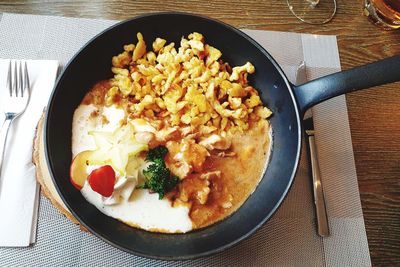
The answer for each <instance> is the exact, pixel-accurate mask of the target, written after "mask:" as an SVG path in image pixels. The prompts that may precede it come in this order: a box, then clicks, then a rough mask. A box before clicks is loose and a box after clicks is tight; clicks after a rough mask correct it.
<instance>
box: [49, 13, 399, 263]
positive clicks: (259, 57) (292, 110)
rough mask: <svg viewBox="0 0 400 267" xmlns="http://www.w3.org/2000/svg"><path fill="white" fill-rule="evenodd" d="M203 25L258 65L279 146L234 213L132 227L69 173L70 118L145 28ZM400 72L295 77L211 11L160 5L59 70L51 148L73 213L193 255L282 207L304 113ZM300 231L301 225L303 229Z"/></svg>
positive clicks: (147, 248)
mask: <svg viewBox="0 0 400 267" xmlns="http://www.w3.org/2000/svg"><path fill="white" fill-rule="evenodd" d="M193 31H197V32H200V33H202V34H203V35H204V36H205V38H206V42H207V43H209V44H211V45H212V46H214V47H217V48H218V49H220V50H221V51H222V53H223V60H224V61H226V62H229V63H230V64H231V66H233V65H242V64H244V63H246V62H247V61H250V62H252V63H253V64H254V66H255V68H256V73H255V74H254V75H251V79H250V82H251V84H252V85H253V86H254V87H255V88H258V89H260V95H261V98H262V100H263V102H264V103H265V104H267V106H268V107H270V108H271V109H272V111H273V113H274V115H273V117H272V118H271V124H272V128H273V133H274V134H273V152H272V155H271V158H270V162H269V165H268V168H267V169H266V171H265V174H264V176H263V179H262V180H261V182H260V184H259V185H258V187H257V189H256V190H255V192H254V193H253V194H252V195H251V196H250V197H249V198H248V200H247V201H246V202H245V203H244V204H243V206H242V207H241V208H240V209H239V210H238V211H237V212H235V213H234V214H233V215H232V216H230V217H228V218H227V219H225V220H223V221H221V222H219V223H216V224H214V225H212V226H209V227H206V228H204V229H200V230H197V231H193V232H190V233H186V234H159V233H150V232H146V231H143V230H138V229H134V228H131V227H129V226H127V225H125V224H123V223H121V222H119V221H117V220H115V219H112V218H110V217H108V216H105V215H103V214H102V213H101V212H100V211H98V210H97V209H96V208H95V207H94V206H92V205H91V204H89V203H88V202H87V201H86V200H85V199H84V198H83V197H82V195H81V194H80V192H79V191H78V190H76V189H75V188H74V187H73V186H72V185H71V183H70V181H69V166H70V164H71V124H72V115H73V112H74V110H75V108H76V107H77V106H78V105H79V103H80V102H81V100H82V98H83V96H84V95H85V93H86V92H87V90H88V89H89V88H90V87H91V86H92V85H93V84H94V83H95V82H97V81H99V80H102V79H107V78H109V77H111V71H110V67H111V58H112V56H113V55H116V54H118V53H119V52H120V51H121V49H122V46H123V45H124V44H128V43H132V42H136V33H137V32H141V33H142V34H143V36H144V37H145V40H146V43H147V45H148V47H151V43H152V41H153V40H154V39H155V38H156V37H162V38H164V39H166V40H167V41H168V42H170V41H174V42H175V44H176V45H179V43H180V39H181V37H182V36H187V35H188V34H189V33H191V32H193ZM398 80H400V56H397V57H392V58H388V59H385V60H382V61H379V62H376V63H373V64H369V65H366V66H363V67H359V68H356V69H353V70H349V71H345V72H339V73H336V74H333V75H330V76H326V77H323V78H320V79H318V80H314V81H311V82H309V83H307V84H303V85H301V86H297V87H296V86H293V85H292V84H290V83H289V81H288V79H287V78H286V76H285V74H284V73H283V72H282V70H281V68H280V67H279V66H278V64H277V63H276V62H275V60H274V59H273V58H272V57H271V56H270V55H269V54H268V52H267V51H265V50H264V49H263V48H262V47H261V46H260V45H259V44H258V43H256V42H255V41H254V40H253V39H251V38H250V37H248V36H247V35H246V34H244V33H242V32H241V31H239V30H237V29H235V28H233V27H231V26H229V25H226V24H224V23H221V22H219V21H215V20H212V19H209V18H205V17H201V16H196V15H191V14H184V13H159V14H150V15H145V16H140V17H136V18H134V19H131V20H128V21H124V22H121V23H119V24H117V25H115V26H112V27H111V28H109V29H107V30H105V31H104V32H102V33H100V34H99V35H97V36H96V37H94V38H93V39H92V40H91V41H89V42H88V43H87V44H86V45H85V46H84V47H83V48H82V49H81V50H80V51H79V52H78V53H77V54H76V55H75V56H74V57H73V58H72V60H71V61H70V62H69V64H68V65H67V67H66V68H65V69H64V71H63V72H62V74H61V75H60V77H59V79H58V81H57V83H56V86H55V89H54V91H53V94H52V96H51V99H50V102H49V105H48V111H47V115H46V125H45V145H46V149H45V150H46V156H47V162H48V165H49V169H50V173H51V175H52V177H53V180H54V183H55V185H56V188H57V190H58V192H59V194H60V196H61V198H62V199H63V201H64V202H65V204H66V205H67V207H68V208H69V210H70V211H71V212H72V213H73V215H74V216H75V217H76V218H77V219H78V220H79V221H80V222H81V223H82V224H83V225H84V226H85V227H86V228H87V229H89V230H90V231H91V232H92V233H94V234H95V235H96V236H98V237H100V238H101V239H103V240H104V241H106V242H108V243H110V244H112V245H114V246H115V247H118V248H120V249H122V250H125V251H127V252H131V253H133V254H136V255H139V256H144V257H149V258H157V259H174V260H177V259H190V258H196V257H200V256H205V255H210V254H212V253H216V252H219V251H222V250H224V249H226V248H228V247H231V246H232V245H234V244H236V243H238V242H239V241H241V240H243V239H245V238H246V237H248V236H249V235H250V234H252V233H253V232H254V231H255V230H256V229H258V228H259V227H260V226H262V225H263V224H264V223H265V222H266V221H267V220H268V219H269V218H270V217H271V216H272V215H273V213H274V212H275V211H276V209H277V208H278V207H279V205H280V204H281V203H282V201H283V199H284V197H285V196H286V194H287V193H288V190H289V188H290V186H291V184H292V182H293V177H294V175H295V172H296V169H297V165H298V162H299V155H300V148H301V136H302V124H301V121H302V116H303V113H304V112H305V110H306V109H307V108H309V107H311V106H313V105H315V104H317V103H319V102H321V101H323V100H326V99H329V98H331V97H334V96H337V95H339V94H344V93H346V92H350V91H353V90H358V89H362V88H367V87H371V86H375V85H380V84H384V83H390V82H394V81H398ZM299 231H301V229H299Z"/></svg>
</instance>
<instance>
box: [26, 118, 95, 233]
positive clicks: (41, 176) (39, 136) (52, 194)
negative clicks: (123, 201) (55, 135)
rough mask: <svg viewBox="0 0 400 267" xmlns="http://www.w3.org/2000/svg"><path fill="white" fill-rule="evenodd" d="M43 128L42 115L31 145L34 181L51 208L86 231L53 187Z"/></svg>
mask: <svg viewBox="0 0 400 267" xmlns="http://www.w3.org/2000/svg"><path fill="white" fill-rule="evenodd" d="M43 127H44V114H43V115H42V117H41V119H40V120H39V123H38V126H37V128H36V136H35V140H34V144H33V155H32V161H33V163H34V164H35V165H36V179H37V181H38V182H39V184H40V185H41V189H42V193H43V194H44V195H45V196H46V197H47V198H48V199H49V200H50V201H51V203H52V204H53V206H54V207H56V208H57V209H58V210H59V211H60V212H61V213H62V214H64V215H65V216H66V217H67V218H68V219H69V220H70V221H72V222H73V223H75V224H77V225H79V226H80V228H81V229H82V230H84V231H87V230H86V229H85V228H84V227H83V226H82V225H80V224H79V221H78V220H77V219H76V218H75V217H74V216H73V215H72V214H71V212H70V211H69V210H68V208H67V207H66V206H65V204H64V202H63V201H62V199H61V197H60V195H59V194H58V192H57V190H56V188H55V186H54V183H53V179H52V178H51V175H50V172H49V170H48V168H47V162H46V156H45V152H44V141H43Z"/></svg>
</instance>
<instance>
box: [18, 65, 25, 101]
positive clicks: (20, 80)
mask: <svg viewBox="0 0 400 267" xmlns="http://www.w3.org/2000/svg"><path fill="white" fill-rule="evenodd" d="M18 66H19V72H18V79H19V81H18V85H19V86H18V89H19V91H20V93H21V97H24V80H23V79H24V75H23V72H22V63H21V61H19V62H18Z"/></svg>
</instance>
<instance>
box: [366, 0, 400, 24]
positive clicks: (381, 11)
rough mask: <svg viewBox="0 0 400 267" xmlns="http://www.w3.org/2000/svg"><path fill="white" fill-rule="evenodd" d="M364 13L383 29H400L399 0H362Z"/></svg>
mask: <svg viewBox="0 0 400 267" xmlns="http://www.w3.org/2000/svg"><path fill="white" fill-rule="evenodd" d="M364 1H365V2H364V14H365V15H366V16H367V17H368V18H369V19H370V20H371V21H372V23H374V24H375V25H378V26H381V27H383V28H384V29H400V0H364Z"/></svg>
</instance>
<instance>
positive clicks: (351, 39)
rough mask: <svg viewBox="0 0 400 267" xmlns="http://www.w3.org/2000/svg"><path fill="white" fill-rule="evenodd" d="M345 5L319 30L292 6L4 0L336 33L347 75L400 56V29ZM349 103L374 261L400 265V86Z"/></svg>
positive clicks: (352, 97) (60, 12)
mask: <svg viewBox="0 0 400 267" xmlns="http://www.w3.org/2000/svg"><path fill="white" fill-rule="evenodd" d="M211 2H212V3H211ZM337 2H338V10H337V15H336V16H335V18H334V19H333V20H332V21H331V22H330V23H328V24H326V25H317V26H314V25H308V24H304V23H301V22H300V21H299V20H297V19H296V18H295V17H294V16H293V15H292V14H291V13H290V11H289V9H288V7H287V5H286V1H285V0H265V1H244V0H242V1H240V0H235V1H232V0H231V1H228V0H224V1H210V2H209V1H199V0H192V1H177V0H175V1H173V0H168V1H160V3H155V1H129V0H125V1H115V0H103V1H102V0H97V1H91V0H85V1H84V0H79V1H78V0H77V1H66V0H55V1H52V2H51V3H50V2H48V1H43V2H42V1H39V0H31V1H18V0H17V1H11V0H10V1H7V0H3V1H1V3H0V12H13V13H30V14H43V15H57V16H71V17H86V18H102V19H126V18H129V17H132V16H135V15H139V14H143V13H147V12H156V11H186V12H195V13H198V14H203V15H207V16H210V17H213V18H216V19H220V20H222V21H225V22H227V23H229V24H232V25H234V26H236V27H239V28H250V29H261V30H277V31H290V32H305V33H314V34H333V35H337V39H338V44H339V53H340V60H341V64H342V68H343V69H344V70H346V69H349V68H351V67H355V66H358V65H362V64H365V63H368V62H371V61H374V60H378V59H383V58H385V57H389V56H393V55H398V54H400V31H383V30H381V29H379V28H377V27H375V26H373V25H372V24H371V23H369V22H368V21H367V19H366V18H365V17H364V16H363V15H362V4H361V1H360V0H359V1H348V0H337ZM399 71H400V70H399ZM347 104H348V109H349V117H350V126H351V134H352V140H353V149H354V154H355V160H356V168H357V174H358V182H359V188H360V194H361V201H362V207H363V212H364V218H365V224H366V229H367V236H368V242H369V248H370V252H371V258H372V262H373V264H374V265H375V266H388V265H391V266H393V265H400V83H395V84H390V85H386V86H379V87H377V88H373V89H368V90H364V91H359V92H354V93H351V94H348V95H347Z"/></svg>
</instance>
